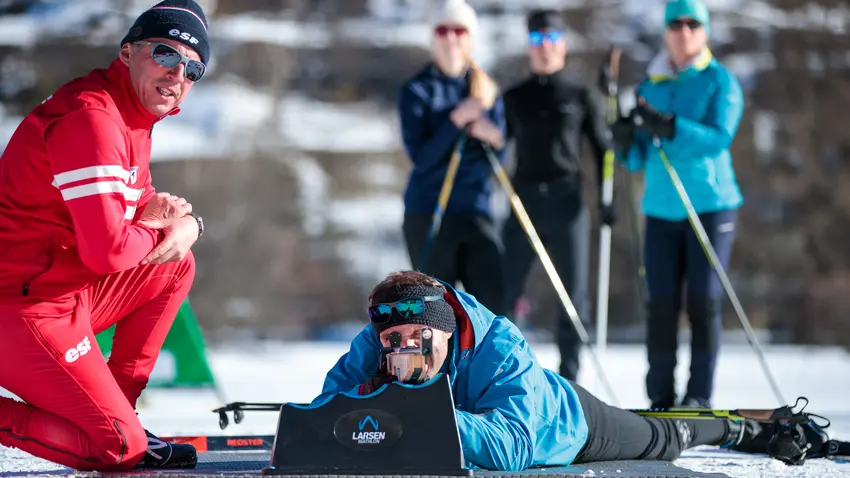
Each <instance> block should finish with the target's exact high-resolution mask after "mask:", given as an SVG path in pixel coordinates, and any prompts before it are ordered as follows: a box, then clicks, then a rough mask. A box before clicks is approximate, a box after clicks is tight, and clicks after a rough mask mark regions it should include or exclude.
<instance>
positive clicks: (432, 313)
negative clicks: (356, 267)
mask: <svg viewBox="0 0 850 478" xmlns="http://www.w3.org/2000/svg"><path fill="white" fill-rule="evenodd" d="M444 294H445V291H444V290H443V289H442V288H440V287H435V286H426V285H410V284H400V285H397V286H395V287H392V288H386V289H384V290H381V291H378V292H377V293H376V294H375V295H374V296H372V305H377V304H382V303H388V302H395V301H397V300H401V299H407V298H410V297H425V296H428V295H438V296H440V297H443V295H444ZM378 320H386V316H380V317H379V318H378ZM405 324H418V325H422V326H425V327H431V328H432V329H437V330H442V331H443V332H447V333H452V332H454V330H455V328H456V327H457V319H455V313H454V310H453V309H452V306H451V305H449V303H448V302H446V301H445V299H443V300H438V301H432V302H425V311H424V312H423V313H421V314H419V315H411V316H410V317H405V316H403V315H401V314H400V313H399V312H398V311H397V310H396V309H393V310H392V313H391V314H390V318H389V320H387V321H386V322H383V323H375V322H374V321H373V322H372V326H373V327H374V328H375V330H376V331H377V332H378V333H379V334H380V333H381V332H383V331H384V330H387V329H389V328H390V327H395V326H397V325H405Z"/></svg>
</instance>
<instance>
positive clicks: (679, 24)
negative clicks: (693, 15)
mask: <svg viewBox="0 0 850 478" xmlns="http://www.w3.org/2000/svg"><path fill="white" fill-rule="evenodd" d="M685 26H687V27H688V29H690V30H696V29H697V28H700V27H702V23H700V22H698V21H696V20H694V19H687V20H679V19H677V20H672V21H671V22H670V23H668V24H667V28H669V29H670V30H674V31H679V30H681V29H682V28H684V27H685Z"/></svg>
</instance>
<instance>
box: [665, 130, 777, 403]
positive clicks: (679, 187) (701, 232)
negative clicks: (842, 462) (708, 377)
mask: <svg viewBox="0 0 850 478" xmlns="http://www.w3.org/2000/svg"><path fill="white" fill-rule="evenodd" d="M652 142H653V144H654V145H655V147H656V148H658V153H659V155H660V156H661V161H662V162H663V163H664V167H665V168H666V169H667V173H668V174H669V175H670V179H671V180H672V181H673V185H674V186H675V187H676V191H677V192H678V193H679V198H680V199H681V200H682V203H683V204H684V205H685V209H687V211H688V220H689V221H690V223H691V227H692V228H693V229H694V232H695V233H696V235H697V238H698V239H699V242H700V245H702V248H703V250H704V251H705V255H706V257H707V258H708V261H709V262H710V263H711V266H712V267H713V268H714V270H715V271H716V272H717V275H718V276H719V277H720V282H721V283H722V284H723V288H724V289H725V290H726V295H727V296H728V297H729V300H730V301H731V302H732V307H734V309H735V313H736V314H737V315H738V320H740V321H741V325H742V326H743V327H744V332H746V334H747V339H748V340H749V341H750V346H752V348H753V351H754V352H755V354H756V356H757V357H758V359H759V363H760V364H761V367H762V369H763V370H764V374H765V376H766V377H767V380H768V382H769V383H770V386H771V388H773V393H774V395H776V399H777V400H779V403H780V404H783V403H786V402H785V400H784V399H783V398H782V392H780V390H779V386H778V385H777V383H776V380H775V379H774V378H773V374H772V373H770V368H768V366H767V361H766V360H765V358H764V353H763V352H762V350H761V345H759V341H758V339H757V338H756V335H755V332H753V328H752V326H751V325H750V320H749V319H748V318H747V314H746V313H745V312H744V308H743V307H742V306H741V303H740V301H738V296H737V295H736V294H735V290H734V289H733V288H732V284H731V283H730V282H729V278H728V277H727V276H726V271H725V270H724V269H723V264H721V263H720V259H719V258H718V257H717V252H716V251H715V250H714V246H713V245H712V244H711V240H710V239H709V238H708V234H707V233H706V232H705V228H704V227H703V225H702V221H700V220H699V216H698V215H697V212H696V210H694V206H693V204H691V200H690V198H689V197H688V193H687V192H686V191H685V186H684V185H683V184H682V181H681V179H679V175H678V174H677V173H676V169H675V168H673V165H672V164H670V160H669V159H668V158H667V154H666V153H665V152H664V149H663V148H662V147H661V139H660V138H659V137H658V136H655V137H653V139H652Z"/></svg>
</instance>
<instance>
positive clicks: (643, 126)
mask: <svg viewBox="0 0 850 478" xmlns="http://www.w3.org/2000/svg"><path fill="white" fill-rule="evenodd" d="M629 116H630V117H631V121H632V123H633V124H634V126H635V129H636V130H637V131H643V132H646V133H648V134H650V135H652V136H658V137H659V138H672V137H673V136H675V135H676V117H675V116H674V115H671V114H661V113H659V112H658V110H656V109H654V108H653V107H651V106H649V105H647V104H645V103H643V104H640V105H638V106H637V108H635V109H633V110H632V112H631V114H630V115H629Z"/></svg>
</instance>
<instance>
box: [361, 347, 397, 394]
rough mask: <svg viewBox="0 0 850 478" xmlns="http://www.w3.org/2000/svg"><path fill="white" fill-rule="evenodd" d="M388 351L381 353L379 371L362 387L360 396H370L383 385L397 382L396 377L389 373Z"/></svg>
mask: <svg viewBox="0 0 850 478" xmlns="http://www.w3.org/2000/svg"><path fill="white" fill-rule="evenodd" d="M386 354H387V350H382V351H381V361H380V365H379V366H378V370H376V371H375V373H374V374H372V376H371V377H369V380H367V381H365V382H364V383H363V384H362V385H360V395H368V394H370V393H372V392H374V391H375V390H377V389H379V388H381V387H382V386H383V385H385V384H388V383H393V382H395V381H396V380H397V379H396V376H395V375H390V374H389V373H388V372H387V355H386Z"/></svg>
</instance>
